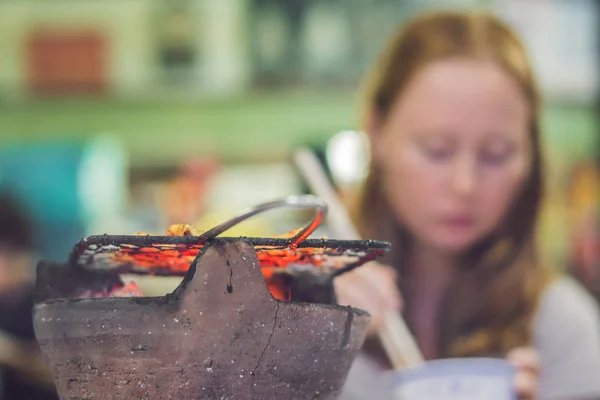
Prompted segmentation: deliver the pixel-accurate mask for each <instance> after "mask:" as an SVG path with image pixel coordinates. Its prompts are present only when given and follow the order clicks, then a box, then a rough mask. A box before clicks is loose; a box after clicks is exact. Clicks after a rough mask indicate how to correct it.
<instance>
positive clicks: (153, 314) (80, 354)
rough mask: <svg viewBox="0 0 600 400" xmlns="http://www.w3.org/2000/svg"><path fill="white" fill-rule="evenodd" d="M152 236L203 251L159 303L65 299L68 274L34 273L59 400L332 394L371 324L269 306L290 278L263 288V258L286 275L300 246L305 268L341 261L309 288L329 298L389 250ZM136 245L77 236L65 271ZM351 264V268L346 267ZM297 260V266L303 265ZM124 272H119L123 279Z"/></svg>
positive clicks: (336, 312) (333, 309) (333, 311)
mask: <svg viewBox="0 0 600 400" xmlns="http://www.w3.org/2000/svg"><path fill="white" fill-rule="evenodd" d="M313 222H314V221H313ZM317 225H318V224H317ZM311 229H314V228H311ZM305 233H306V232H304V231H303V232H300V234H302V235H304V234H305ZM309 233H310V232H309ZM116 239H118V243H120V245H119V246H117V245H116V244H115V240H116ZM152 239H153V243H162V242H165V241H169V240H170V241H172V242H177V241H178V242H179V244H182V243H184V244H185V243H188V245H181V246H179V247H177V246H175V247H173V246H174V245H173V244H172V243H169V245H171V247H169V249H171V250H173V249H174V248H177V249H178V251H179V252H180V253H185V252H186V251H188V250H189V249H190V246H191V243H194V245H197V244H198V243H200V242H202V246H201V247H200V249H199V251H198V253H197V254H196V255H195V258H194V259H193V261H192V262H191V265H189V266H188V268H187V270H186V271H185V274H184V276H183V279H182V281H181V283H180V284H179V286H178V287H177V289H176V290H175V291H173V292H172V293H170V294H167V295H166V296H162V297H131V298H120V297H109V298H95V299H73V298H60V296H59V295H57V293H58V292H56V291H53V290H55V289H56V285H55V283H56V280H55V278H53V277H54V276H56V275H55V274H54V273H55V272H56V271H58V270H59V269H60V268H63V269H64V268H66V267H65V266H64V265H63V266H60V265H57V264H53V263H47V262H41V263H40V264H39V266H38V282H37V286H38V292H39V293H40V294H41V296H42V298H40V299H39V300H41V301H40V302H39V303H38V304H37V305H36V306H35V309H34V321H35V328H36V336H37V339H38V343H39V344H40V346H41V348H42V351H43V352H44V355H45V357H46V360H47V362H48V364H49V366H50V369H51V372H52V375H53V378H54V381H55V383H56V385H57V388H58V391H59V394H60V396H61V398H62V399H73V400H74V399H115V400H116V399H128V400H129V399H131V400H133V399H186V400H188V399H189V400H192V399H302V400H305V399H333V398H335V397H336V395H337V394H338V393H339V391H340V389H341V387H342V385H343V383H344V381H345V378H346V375H347V373H348V370H349V368H350V365H351V363H352V361H353V360H354V358H355V356H356V355H357V352H358V350H359V348H360V347H361V345H362V343H363V340H364V336H365V330H366V327H367V325H368V321H369V316H368V315H367V314H366V313H365V312H362V311H360V310H357V309H352V308H349V307H342V306H338V305H335V304H321V303H315V302H306V301H304V302H300V301H295V300H294V299H293V298H290V299H285V300H281V299H277V298H275V297H274V295H273V287H274V286H275V285H277V284H279V285H281V284H282V283H281V282H284V283H283V284H285V282H287V284H288V286H287V289H286V290H283V291H281V290H280V292H279V293H286V292H287V293H290V295H291V290H290V288H291V287H292V286H293V285H291V284H290V282H292V283H293V281H294V274H293V273H288V274H287V275H286V274H284V275H282V276H285V277H286V279H283V280H275V281H274V280H271V281H268V280H267V281H266V278H267V277H268V276H278V275H277V273H274V274H271V275H269V274H266V273H265V266H266V267H267V268H273V267H272V266H270V264H269V262H267V260H268V257H266V254H271V255H272V258H271V262H272V261H273V260H279V263H280V264H282V265H283V267H282V266H279V267H278V268H285V267H286V265H285V262H284V260H286V259H289V257H290V254H292V253H293V252H295V251H297V250H298V248H303V249H304V253H303V254H304V256H305V257H304V258H303V260H304V261H305V264H306V265H309V264H310V265H316V264H317V263H321V266H323V265H325V264H326V261H328V260H331V259H335V258H336V257H332V256H331V254H337V255H342V256H343V259H344V260H345V261H344V263H342V264H340V261H339V260H337V261H336V263H337V264H338V265H337V266H335V267H332V268H334V271H333V272H332V270H327V269H326V268H325V269H319V272H315V273H314V274H313V275H314V276H317V277H318V278H319V279H316V280H314V281H315V282H321V283H322V282H326V283H325V284H321V285H320V288H319V289H318V290H320V291H322V292H327V291H328V290H329V291H331V279H333V277H334V276H336V275H337V274H339V273H340V271H344V270H345V269H349V268H355V267H357V266H359V265H360V264H361V263H362V262H364V261H365V260H367V259H371V258H373V257H375V256H376V255H378V254H382V253H383V252H384V251H385V250H386V249H387V248H388V244H386V243H381V242H372V241H365V242H342V241H331V242H332V243H334V244H335V246H329V247H328V242H327V241H324V240H311V239H307V240H302V241H301V242H298V241H294V239H297V237H294V238H292V239H291V240H288V239H274V240H273V239H269V240H266V239H260V238H258V239H252V238H210V240H206V241H203V240H199V239H198V237H191V238H190V237H180V238H170V239H169V238H167V237H153V238H152ZM143 240H148V239H144V238H141V237H139V236H138V237H135V236H132V237H129V239H125V238H124V237H113V238H111V237H108V236H103V237H91V238H87V239H84V240H83V241H82V242H81V243H79V244H78V245H77V246H76V247H75V251H74V257H72V259H71V262H70V265H69V266H68V268H74V269H82V270H85V269H87V270H88V271H92V269H90V268H91V267H90V265H82V264H77V260H79V262H83V261H82V260H88V262H89V260H90V259H91V258H90V257H89V254H87V256H86V254H85V253H86V251H88V253H89V251H90V248H91V249H92V253H94V254H95V255H98V254H99V253H102V254H103V255H104V256H106V255H109V256H110V257H108V259H113V260H114V259H116V258H115V256H117V255H118V254H119V249H123V248H128V249H131V248H136V246H137V249H138V250H140V249H142V248H146V249H147V248H148V247H147V245H148V243H146V247H141V242H140V241H143ZM94 243H95V244H96V247H94ZM135 243H137V245H136V244H135ZM265 243H266V244H265ZM101 244H104V246H101ZM290 244H292V247H290ZM164 245H165V244H164V243H162V246H164ZM153 248H160V246H158V247H153ZM86 249H87V250H86ZM99 249H105V250H106V249H109V250H106V251H104V252H102V251H99ZM309 249H312V251H311V252H309V251H308V250H309ZM290 251H291V252H292V253H290ZM269 252H271V253H269ZM301 253H302V252H301ZM260 254H262V256H259V255H260ZM328 254H329V257H327V255H328ZM316 256H318V257H316ZM353 256H358V260H354V261H352V259H353ZM86 257H87V258H86ZM261 257H262V260H263V261H262V262H261V260H260V259H261ZM311 257H313V259H311ZM315 257H316V258H315ZM92 258H93V257H92ZM117 258H118V257H117ZM300 258H302V257H300ZM300 258H295V262H296V263H302V259H300ZM354 258H356V257H354ZM100 259H104V260H105V261H106V260H107V258H106V257H104V258H102V257H101V258H97V260H100ZM317 259H318V261H317ZM275 264H277V263H275ZM92 265H93V264H92ZM153 265H154V264H153ZM165 265H166V264H165ZM165 265H163V267H164V266H165ZM154 266H156V265H154ZM289 266H290V265H287V267H289ZM124 268H125V266H124V264H119V265H118V269H119V270H120V271H121V272H122V270H123V269H124ZM134 270H135V271H138V272H140V271H142V269H141V268H140V265H130V271H134ZM96 271H97V270H96ZM147 271H148V270H147ZM101 273H102V274H106V273H107V271H106V270H104V269H103V270H102V271H101ZM323 276H330V277H331V279H323ZM276 282H279V283H276ZM308 282H310V280H309V281H308ZM280 289H281V288H280ZM301 292H302V291H301V290H300V291H299V294H298V295H299V296H301V295H302V293H301ZM291 297H294V296H291ZM329 297H331V296H327V295H326V296H324V298H329Z"/></svg>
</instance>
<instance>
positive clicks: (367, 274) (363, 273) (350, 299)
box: [334, 262, 402, 334]
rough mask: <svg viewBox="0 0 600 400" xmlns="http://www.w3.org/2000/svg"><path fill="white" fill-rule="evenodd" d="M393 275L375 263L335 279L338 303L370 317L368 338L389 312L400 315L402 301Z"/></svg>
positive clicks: (391, 269) (384, 267) (386, 267)
mask: <svg viewBox="0 0 600 400" xmlns="http://www.w3.org/2000/svg"><path fill="white" fill-rule="evenodd" d="M396 279H397V274H396V271H395V270H394V269H393V268H391V267H388V266H385V265H382V264H378V263H376V262H372V263H369V264H367V265H364V266H362V267H360V268H357V269H355V270H354V271H352V272H348V273H346V274H343V275H341V276H339V277H338V278H336V279H335V281H334V286H335V292H336V295H337V299H338V303H339V304H341V305H346V306H352V307H356V308H360V309H362V310H365V311H368V312H369V314H371V325H370V327H369V331H368V333H369V334H372V333H375V332H377V330H378V329H379V328H380V327H381V326H382V325H383V323H384V321H385V315H386V314H387V313H388V312H390V311H394V312H400V310H401V308H402V297H401V295H400V292H399V291H398V287H397V285H396Z"/></svg>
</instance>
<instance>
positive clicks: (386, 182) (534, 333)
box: [336, 12, 600, 399]
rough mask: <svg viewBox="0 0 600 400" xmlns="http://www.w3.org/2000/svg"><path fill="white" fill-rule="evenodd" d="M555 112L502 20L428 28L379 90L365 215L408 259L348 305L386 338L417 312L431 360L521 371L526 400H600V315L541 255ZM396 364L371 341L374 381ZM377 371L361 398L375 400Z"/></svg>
mask: <svg viewBox="0 0 600 400" xmlns="http://www.w3.org/2000/svg"><path fill="white" fill-rule="evenodd" d="M539 108H540V100H539V95H538V92H537V89H536V86H535V83H534V78H533V74H532V71H531V67H530V65H529V61H528V58H527V55H526V52H525V50H524V48H523V45H522V43H521V42H520V40H519V39H518V37H517V36H516V35H515V34H514V33H513V32H512V31H511V30H510V29H509V28H508V27H507V26H506V25H505V24H504V23H502V22H501V21H499V20H498V19H496V18H494V17H492V16H489V15H485V14H472V13H461V12H456V13H455V12H446V13H436V14H428V15H423V16H421V17H419V18H417V19H416V20H414V21H412V22H411V23H409V24H408V26H407V27H406V28H405V29H403V30H401V31H400V32H399V33H398V34H397V35H396V36H395V37H393V38H392V40H391V42H390V44H389V45H388V47H387V49H386V50H385V51H384V52H383V54H382V55H381V58H380V59H379V60H378V62H377V64H376V65H375V68H374V70H373V73H372V74H371V76H370V78H369V80H368V84H367V91H366V102H365V110H364V111H365V129H366V131H367V132H368V134H369V135H370V140H371V152H372V157H371V169H370V175H369V176H368V178H367V181H366V183H365V185H364V190H363V195H362V199H361V202H360V205H359V207H358V210H357V221H358V225H359V229H360V230H361V233H362V235H363V236H364V237H368V238H373V239H381V240H387V241H389V242H391V243H392V244H393V249H392V251H391V252H390V253H389V254H388V255H387V259H386V260H385V263H386V264H387V265H371V266H368V267H366V268H362V269H358V270H357V271H355V272H353V273H351V274H347V276H343V277H340V278H339V279H338V282H337V283H336V291H337V294H338V298H339V302H340V303H342V304H350V305H353V306H356V307H360V308H363V309H366V310H368V311H369V312H370V313H371V314H372V320H373V324H372V325H373V332H375V331H376V330H377V328H378V327H379V326H381V324H382V323H383V320H384V315H385V314H386V313H387V312H389V311H390V310H397V311H400V310H401V311H402V312H403V314H404V317H405V319H406V321H407V323H408V325H409V326H410V328H411V329H412V331H413V333H414V335H415V337H416V340H417V342H418V344H419V346H420V348H421V350H422V352H423V353H424V355H425V357H426V358H427V359H434V358H445V357H469V356H497V357H506V356H507V355H509V358H511V359H514V361H515V362H516V363H517V364H518V365H519V366H520V367H521V369H520V374H519V375H518V378H517V382H516V385H517V390H518V391H519V393H521V394H522V395H523V396H525V397H528V398H538V397H539V398H543V399H546V398H552V399H573V398H598V397H600V379H598V376H599V375H598V374H600V322H599V316H600V313H599V311H598V309H597V308H596V305H595V304H594V302H593V300H592V299H591V297H590V296H589V295H588V294H587V293H586V292H585V291H584V290H583V289H582V288H581V287H580V286H578V285H577V284H576V283H574V282H573V281H572V280H569V279H567V278H564V277H559V276H554V275H553V274H552V273H551V272H550V270H549V269H548V268H545V267H544V266H543V265H541V263H540V261H539V259H538V257H537V254H536V246H535V225H536V220H537V215H538V210H539V208H540V202H541V200H542V181H543V169H542V160H541V154H540V153H541V149H540V147H541V146H540V122H539V118H540V117H539V112H540V111H539ZM374 343H375V344H374ZM532 349H535V351H532ZM380 350H381V349H380V348H379V347H378V346H377V345H376V342H374V341H372V340H367V343H366V344H365V354H366V355H368V357H369V358H368V361H369V362H370V365H371V369H370V371H373V370H383V369H385V368H387V367H389V365H387V364H386V362H385V359H383V358H378V355H379V354H381V351H380ZM538 357H539V360H538ZM362 360H363V359H362V358H361V360H359V362H358V365H357V366H356V369H359V370H360V365H365V364H360V363H361V362H362ZM538 366H541V370H540V371H539V377H538ZM361 371H362V372H360V373H357V372H356V371H353V372H351V374H350V376H349V379H348V384H347V385H348V387H347V393H348V397H349V398H350V397H351V395H352V394H353V390H355V389H356V388H367V387H368V383H369V380H370V378H367V376H368V375H365V372H364V371H366V370H361ZM361 379H362V380H361ZM538 389H539V390H538ZM368 391H369V390H368V389H367V392H368ZM356 393H358V392H354V394H356ZM367 395H368V394H367ZM367 395H365V396H364V397H366V396H367ZM370 397H372V392H371V396H370ZM356 398H362V397H361V396H360V395H357V396H356Z"/></svg>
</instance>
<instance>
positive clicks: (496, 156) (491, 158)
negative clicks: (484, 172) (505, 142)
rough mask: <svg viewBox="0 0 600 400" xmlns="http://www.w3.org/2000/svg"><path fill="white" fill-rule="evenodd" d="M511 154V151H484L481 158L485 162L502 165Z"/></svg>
mask: <svg viewBox="0 0 600 400" xmlns="http://www.w3.org/2000/svg"><path fill="white" fill-rule="evenodd" d="M511 154H512V152H511V151H496V152H493V151H491V152H483V153H481V155H480V159H481V161H482V162H483V163H485V164H490V165H500V164H503V163H505V162H506V161H507V160H508V159H509V158H510V156H511Z"/></svg>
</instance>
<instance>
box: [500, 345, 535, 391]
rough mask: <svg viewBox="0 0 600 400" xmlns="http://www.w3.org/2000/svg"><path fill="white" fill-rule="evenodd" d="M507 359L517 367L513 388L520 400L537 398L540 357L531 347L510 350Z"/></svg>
mask: <svg viewBox="0 0 600 400" xmlns="http://www.w3.org/2000/svg"><path fill="white" fill-rule="evenodd" d="M506 358H507V360H508V361H509V362H510V363H511V364H513V365H514V366H516V367H517V368H518V371H517V376H516V377H515V389H516V392H517V395H518V396H519V399H520V400H537V399H538V397H539V393H538V392H539V375H540V369H541V365H540V359H539V357H538V353H537V351H536V350H535V349H534V348H532V347H518V348H516V349H513V350H511V351H510V352H509V353H508V355H507V356H506Z"/></svg>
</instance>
